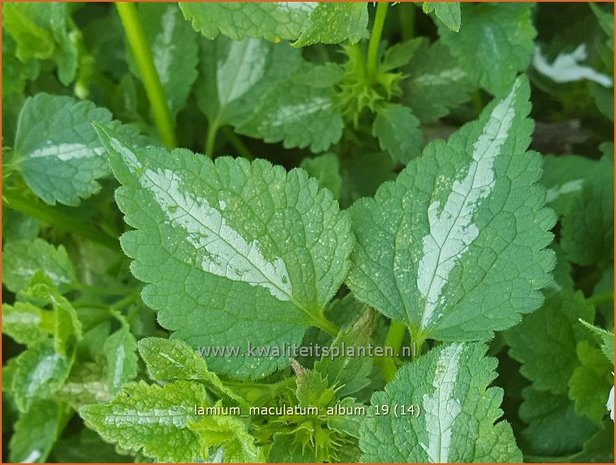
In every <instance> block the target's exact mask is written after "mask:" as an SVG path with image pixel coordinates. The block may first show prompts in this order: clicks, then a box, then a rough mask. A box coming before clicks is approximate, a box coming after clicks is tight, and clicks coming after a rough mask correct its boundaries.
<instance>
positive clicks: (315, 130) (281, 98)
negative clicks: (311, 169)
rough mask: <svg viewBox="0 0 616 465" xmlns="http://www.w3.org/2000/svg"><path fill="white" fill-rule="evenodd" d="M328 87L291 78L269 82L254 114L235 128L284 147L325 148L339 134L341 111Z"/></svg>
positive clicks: (339, 135)
mask: <svg viewBox="0 0 616 465" xmlns="http://www.w3.org/2000/svg"><path fill="white" fill-rule="evenodd" d="M333 96H334V94H333V91H332V89H331V88H323V87H312V86H308V85H304V86H302V85H298V84H297V83H295V82H293V81H292V80H287V81H283V82H280V83H279V84H278V85H277V86H276V87H273V86H271V87H270V88H269V90H268V92H267V93H266V94H265V95H264V96H263V98H262V100H261V104H260V105H259V107H258V109H257V111H256V112H255V113H254V115H253V117H252V118H251V119H249V120H247V121H245V122H243V123H242V124H241V125H239V126H238V128H237V131H238V132H239V133H240V134H245V135H247V136H250V137H259V138H262V139H263V140H264V141H265V142H268V143H274V142H282V143H283V146H284V147H285V148H295V147H299V148H305V147H309V148H310V150H311V151H312V152H314V153H319V152H322V151H324V150H327V149H328V148H329V147H330V146H331V145H332V144H333V143H336V142H338V140H340V138H341V137H342V129H343V127H344V123H343V121H342V115H341V114H340V112H339V111H338V110H337V109H336V107H335V105H334V98H333Z"/></svg>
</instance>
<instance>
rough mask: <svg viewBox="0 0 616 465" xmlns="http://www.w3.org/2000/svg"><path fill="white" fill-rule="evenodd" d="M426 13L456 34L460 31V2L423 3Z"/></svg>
mask: <svg viewBox="0 0 616 465" xmlns="http://www.w3.org/2000/svg"><path fill="white" fill-rule="evenodd" d="M423 11H424V13H432V14H433V15H434V16H436V17H437V18H438V19H439V20H440V21H441V22H442V23H443V24H444V25H445V26H447V27H448V28H449V29H451V30H452V31H454V32H458V31H459V30H460V25H461V24H462V14H461V12H460V3H458V2H423Z"/></svg>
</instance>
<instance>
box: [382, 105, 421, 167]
mask: <svg viewBox="0 0 616 465" xmlns="http://www.w3.org/2000/svg"><path fill="white" fill-rule="evenodd" d="M372 135H373V136H375V137H377V138H378V139H379V145H380V146H381V149H382V150H384V151H386V152H388V153H389V154H390V155H391V157H392V158H393V159H394V160H397V161H401V162H403V163H407V162H409V161H411V160H412V159H413V158H417V157H418V156H419V155H420V154H421V147H422V139H423V136H422V133H421V129H420V128H419V120H418V119H417V118H416V117H415V115H413V112H412V111H411V109H410V108H408V107H404V106H402V105H397V104H387V105H386V106H384V107H383V108H382V109H379V110H378V111H377V114H376V118H375V120H374V124H373V126H372Z"/></svg>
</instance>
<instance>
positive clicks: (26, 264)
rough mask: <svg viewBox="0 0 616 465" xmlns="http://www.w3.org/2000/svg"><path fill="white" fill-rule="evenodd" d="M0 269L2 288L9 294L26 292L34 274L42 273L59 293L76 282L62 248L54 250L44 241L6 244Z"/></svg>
mask: <svg viewBox="0 0 616 465" xmlns="http://www.w3.org/2000/svg"><path fill="white" fill-rule="evenodd" d="M2 269H3V270H4V273H3V274H2V284H4V285H5V286H6V288H7V289H8V290H10V291H11V292H19V291H22V290H24V289H26V288H27V287H28V285H29V284H30V280H31V279H32V278H33V277H34V275H35V274H36V273H37V272H42V273H44V274H45V276H47V277H48V278H49V279H50V280H51V282H52V283H53V284H54V285H55V286H57V287H58V289H59V290H60V291H62V292H66V291H68V290H69V289H70V288H71V287H72V286H73V285H74V284H76V282H77V278H76V276H75V270H74V268H73V264H72V262H71V260H70V258H69V256H68V254H67V253H66V249H65V248H64V247H63V246H61V245H60V246H58V247H57V248H56V247H54V246H53V245H51V244H49V243H48V242H46V241H45V240H43V239H34V240H32V241H26V240H21V241H14V242H8V243H6V245H5V246H4V250H3V253H2Z"/></svg>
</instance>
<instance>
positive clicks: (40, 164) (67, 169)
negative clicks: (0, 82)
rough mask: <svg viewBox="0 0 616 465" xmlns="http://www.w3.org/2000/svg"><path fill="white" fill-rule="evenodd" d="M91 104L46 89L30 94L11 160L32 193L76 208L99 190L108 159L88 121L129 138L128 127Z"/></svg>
mask: <svg viewBox="0 0 616 465" xmlns="http://www.w3.org/2000/svg"><path fill="white" fill-rule="evenodd" d="M111 120H112V115H111V113H109V111H108V110H106V109H104V108H98V107H96V106H95V105H94V104H93V103H92V102H88V101H78V100H75V99H73V98H71V97H65V96H59V95H49V94H44V93H39V94H36V96H35V97H29V98H28V99H27V100H26V102H25V103H24V106H23V108H22V110H21V114H20V116H19V123H18V126H17V133H16V135H15V163H16V164H17V165H18V166H19V169H20V170H21V173H22V175H23V177H24V179H25V181H26V183H27V184H28V187H30V189H32V191H33V192H34V193H35V194H36V195H37V196H39V197H40V198H41V199H43V200H44V201H45V202H46V203H48V204H50V205H55V204H56V202H59V203H62V204H65V205H70V206H77V205H79V203H80V201H81V199H85V198H87V197H90V196H91V195H92V194H95V193H97V192H98V191H99V190H100V185H99V184H98V182H97V180H98V179H100V178H102V177H105V176H107V175H109V174H110V169H109V166H108V164H107V157H106V156H105V150H104V149H103V147H102V145H101V143H100V141H99V140H98V138H97V137H96V133H95V132H94V129H93V128H92V124H91V123H92V122H95V121H96V122H99V123H107V124H111V125H112V126H113V127H114V128H115V129H116V130H117V131H119V132H120V133H122V134H123V135H124V136H125V137H129V138H131V139H133V141H135V142H136V141H141V139H140V138H138V137H137V136H136V132H135V131H134V129H133V128H132V127H130V126H122V125H120V124H119V123H118V122H117V121H114V122H111Z"/></svg>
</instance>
